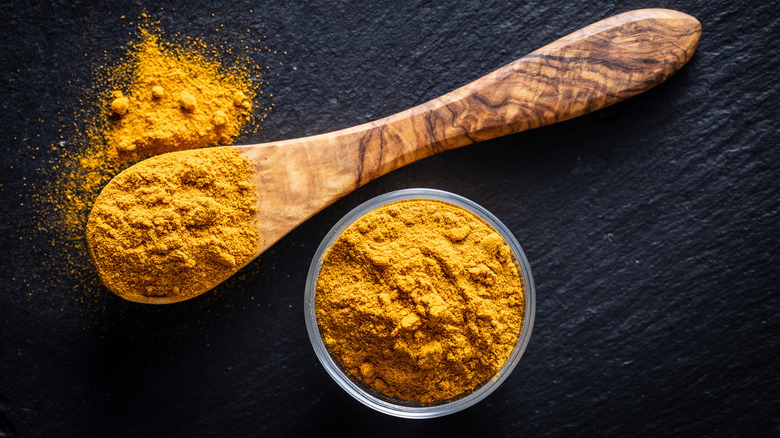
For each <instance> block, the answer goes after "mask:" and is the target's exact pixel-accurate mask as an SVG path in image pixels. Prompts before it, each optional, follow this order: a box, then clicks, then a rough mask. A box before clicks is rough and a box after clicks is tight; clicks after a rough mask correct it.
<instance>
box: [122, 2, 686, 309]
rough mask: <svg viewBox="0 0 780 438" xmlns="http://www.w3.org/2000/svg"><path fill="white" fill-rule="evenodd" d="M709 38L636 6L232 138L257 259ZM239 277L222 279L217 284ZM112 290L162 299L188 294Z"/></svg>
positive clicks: (631, 81)
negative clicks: (410, 167) (400, 104)
mask: <svg viewBox="0 0 780 438" xmlns="http://www.w3.org/2000/svg"><path fill="white" fill-rule="evenodd" d="M700 37H701V25H700V23H699V22H698V21H697V20H696V19H695V18H693V17H691V16H689V15H687V14H684V13H681V12H677V11H671V10H666V9H641V10H635V11H630V12H626V13H623V14H619V15H615V16H613V17H610V18H607V19H605V20H602V21H599V22H597V23H594V24H591V25H590V26H587V27H585V28H583V29H580V30H578V31H576V32H574V33H572V34H570V35H568V36H565V37H563V38H561V39H559V40H557V41H555V42H553V43H551V44H548V45H547V46H544V47H542V48H541V49H539V50H536V51H535V52H533V53H531V54H529V55H526V56H524V57H522V58H520V59H518V60H516V61H514V62H512V63H510V64H508V65H506V66H504V67H501V68H499V69H498V70H496V71H494V72H492V73H490V74H488V75H486V76H484V77H482V78H480V79H477V80H476V81H474V82H472V83H470V84H467V85H465V86H463V87H461V88H458V89H457V90H454V91H452V92H450V93H447V94H445V95H443V96H441V97H438V98H436V99H433V100H431V101H429V102H426V103H423V104H421V105H418V106H416V107H414V108H411V109H408V110H406V111H402V112H400V113H397V114H394V115H392V116H389V117H385V118H383V119H379V120H376V121H373V122H370V123H365V124H362V125H359V126H355V127H352V128H347V129H343V130H340V131H334V132H330V133H326V134H321V135H315V136H311V137H305V138H298V139H294V140H286V141H279V142H271V143H264V144H258V145H248V146H225V147H237V148H238V149H239V150H240V151H241V153H242V154H243V155H244V156H246V157H247V158H248V159H249V160H250V162H251V163H252V164H251V166H252V170H253V182H254V184H255V186H256V187H257V194H258V196H257V213H256V220H257V228H258V230H259V231H260V236H261V237H260V240H259V242H258V245H257V252H256V253H255V257H257V256H258V255H259V254H260V253H262V252H263V251H265V250H266V249H268V248H269V247H270V246H271V245H273V244H274V243H275V242H277V241H278V240H279V239H281V238H282V237H283V236H284V235H286V234H287V233H288V232H290V231H291V230H292V229H294V228H295V227H297V226H298V225H299V224H301V223H302V222H304V221H305V220H307V219H308V218H310V217H311V216H313V215H314V214H316V213H317V212H319V211H320V210H322V209H323V208H325V207H327V206H328V205H330V204H332V203H333V202H335V201H336V200H338V199H339V198H341V197H342V196H344V195H346V194H348V193H350V192H351V191H353V190H355V189H356V188H358V187H360V186H362V185H363V184H366V183H367V182H369V181H371V180H373V179H375V178H377V177H379V176H381V175H384V174H386V173H387V172H390V171H391V170H394V169H397V168H399V167H401V166H403V165H405V164H409V163H411V162H414V161H417V160H419V159H421V158H425V157H428V156H431V155H433V154H436V153H439V152H443V151H447V150H450V149H454V148H457V147H461V146H465V145H468V144H471V143H476V142H478V141H482V140H488V139H492V138H496V137H500V136H503V135H507V134H513V133H517V132H521V131H525V130H527V129H532V128H536V127H539V126H544V125H549V124H552V123H555V122H560V121H563V120H567V119H571V118H573V117H577V116H580V115H583V114H587V113H589V112H592V111H595V110H598V109H601V108H604V107H607V106H609V105H612V104H614V103H616V102H620V101H622V100H624V99H626V98H629V97H631V96H634V95H636V94H639V93H641V92H643V91H646V90H649V89H650V88H653V87H654V86H656V85H658V84H660V83H661V82H663V81H664V80H666V79H667V78H668V77H670V76H671V75H672V74H674V73H675V72H676V71H677V70H679V69H680V68H681V67H682V66H683V65H684V64H685V63H686V62H687V61H688V60H689V59H690V58H691V56H692V55H693V52H694V51H695V50H696V46H697V45H698V43H699V38H700ZM175 153H179V154H186V153H188V152H187V151H183V152H175ZM241 267H242V266H239V267H236V271H237V270H238V269H240V268H241ZM230 275H232V273H230V274H227V275H226V276H225V277H224V278H214V282H213V285H212V288H213V286H216V285H218V284H219V283H221V282H222V281H224V280H225V279H226V278H227V277H228V276H230ZM209 289H210V288H209ZM112 292H114V293H116V294H117V295H119V296H123V297H124V298H128V299H132V300H134V301H140V302H146V303H153V304H165V303H170V302H175V301H178V299H176V298H175V297H144V298H137V297H136V296H133V297H127V296H124V295H123V293H122V291H121V290H113V291H112ZM204 292H205V290H204ZM188 298H191V297H188Z"/></svg>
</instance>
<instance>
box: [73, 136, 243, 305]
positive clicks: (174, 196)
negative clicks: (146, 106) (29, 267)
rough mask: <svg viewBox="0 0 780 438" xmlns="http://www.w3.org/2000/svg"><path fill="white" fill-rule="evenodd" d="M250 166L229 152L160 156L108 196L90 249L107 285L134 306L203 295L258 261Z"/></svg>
mask: <svg viewBox="0 0 780 438" xmlns="http://www.w3.org/2000/svg"><path fill="white" fill-rule="evenodd" d="M251 172H252V171H251V169H250V167H249V162H248V160H247V159H246V158H245V157H243V156H242V155H240V153H239V152H238V150H237V149H235V148H230V147H224V148H217V149H209V150H196V151H188V152H186V153H172V154H164V155H159V156H156V157H153V158H150V159H147V160H145V161H143V162H141V163H139V164H137V165H135V166H132V167H130V168H128V169H127V170H125V171H123V172H122V173H120V174H119V175H117V176H116V177H115V178H114V179H112V180H111V182H110V183H109V184H108V185H107V186H106V187H105V188H104V189H103V191H102V192H101V193H100V196H99V197H98V199H97V200H96V202H95V206H94V208H93V209H92V212H91V213H90V216H89V222H88V223H87V244H88V246H89V250H90V254H91V255H92V258H93V261H94V263H95V266H96V267H97V268H98V272H99V274H100V277H101V279H102V280H103V282H104V283H105V284H106V286H108V288H109V289H111V290H112V291H113V292H115V293H117V294H119V295H120V296H122V297H124V298H128V299H131V300H134V301H148V300H147V299H146V298H148V297H167V298H170V301H179V300H182V299H187V298H190V297H193V296H196V295H199V294H201V293H203V292H205V291H206V290H208V289H209V288H210V287H211V286H213V285H215V284H217V283H219V282H220V281H222V280H224V279H225V278H227V277H229V276H230V275H232V274H233V273H235V272H236V271H238V269H240V268H241V267H242V266H243V265H245V264H246V263H247V262H249V260H251V259H252V257H253V256H254V254H255V250H256V249H257V241H258V232H257V229H256V228H255V226H254V224H253V223H252V214H253V212H254V211H255V196H256V195H255V188H254V186H253V185H252V183H251V180H250V176H251Z"/></svg>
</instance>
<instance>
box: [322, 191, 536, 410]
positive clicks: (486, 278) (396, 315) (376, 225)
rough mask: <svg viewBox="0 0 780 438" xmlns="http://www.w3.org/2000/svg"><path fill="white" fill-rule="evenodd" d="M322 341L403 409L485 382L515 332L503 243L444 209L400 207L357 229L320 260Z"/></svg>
mask: <svg viewBox="0 0 780 438" xmlns="http://www.w3.org/2000/svg"><path fill="white" fill-rule="evenodd" d="M315 301H316V313H317V322H318V324H319V328H320V332H321V334H322V339H323V342H324V343H325V345H326V347H327V348H328V351H329V352H330V353H331V355H332V356H333V357H334V358H335V359H336V361H337V362H338V363H339V364H340V365H341V366H342V368H343V369H345V370H346V371H347V372H348V373H349V374H351V375H352V376H353V377H355V378H356V379H358V380H359V381H362V382H363V383H365V384H366V385H368V386H370V387H372V388H374V389H375V390H377V391H379V392H381V393H383V394H385V395H387V396H389V397H396V398H400V399H403V400H411V401H415V402H421V403H428V402H434V401H440V400H447V399H450V398H452V397H455V396H458V395H460V394H463V393H466V392H468V391H470V390H473V389H475V388H477V387H478V386H479V385H480V384H482V383H484V382H485V381H486V380H487V379H490V378H492V377H493V376H495V374H496V373H497V372H498V371H499V370H500V369H501V367H502V366H503V365H504V363H506V361H507V359H508V358H509V356H510V354H511V353H512V351H513V350H514V347H515V343H516V342H517V339H518V336H519V334H520V331H521V329H522V327H523V318H524V309H525V285H524V283H523V279H522V277H521V276H520V273H519V271H518V268H517V266H516V264H515V262H514V259H513V256H512V252H511V249H510V248H509V245H508V244H507V243H506V241H505V240H504V239H503V238H502V237H501V235H500V234H498V233H497V232H496V231H495V230H494V229H493V228H492V227H491V226H490V225H488V224H486V223H485V222H483V221H482V220H481V219H480V218H479V217H477V216H476V215H474V214H473V213H471V212H470V211H468V210H465V209H463V208H460V207H457V206H455V205H452V204H448V203H444V202H438V201H429V200H407V201H399V202H395V203H392V204H389V205H386V206H383V207H379V208H377V209H376V210H374V211H371V212H369V213H367V214H365V215H364V216H362V217H360V218H359V219H358V220H356V221H355V222H354V223H353V224H352V225H350V226H349V227H348V228H347V229H346V230H345V231H344V232H343V233H342V234H341V235H340V236H339V237H338V239H337V240H336V241H335V242H334V243H333V245H332V246H331V247H330V249H329V250H328V251H327V252H326V253H325V256H324V257H323V261H322V268H321V271H320V275H319V278H318V281H317V289H316V295H315Z"/></svg>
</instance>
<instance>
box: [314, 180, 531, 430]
mask: <svg viewBox="0 0 780 438" xmlns="http://www.w3.org/2000/svg"><path fill="white" fill-rule="evenodd" d="M409 199H432V200H438V201H444V202H448V203H450V204H454V205H456V206H458V207H461V208H464V209H466V210H468V211H471V212H472V213H474V214H476V215H477V216H479V217H481V218H482V219H483V220H484V221H485V222H487V223H488V224H490V226H492V227H493V228H494V229H495V230H496V231H497V232H498V233H499V234H501V236H502V237H503V238H504V240H505V241H506V242H507V244H508V245H509V247H510V248H511V250H512V253H513V254H514V260H515V262H516V264H517V267H518V269H519V270H520V273H521V274H522V276H523V281H524V283H525V316H524V319H523V329H522V332H521V333H520V336H518V339H517V343H516V344H515V349H514V351H513V352H512V354H511V355H510V356H509V359H508V360H507V362H506V363H505V364H504V365H503V366H502V367H501V369H500V370H499V372H498V373H497V374H496V375H495V376H493V377H491V378H490V379H488V380H486V381H485V382H484V383H483V384H482V385H481V386H478V387H477V389H475V390H474V391H471V392H468V393H466V394H461V395H459V396H457V397H454V398H452V399H448V400H443V401H440V402H436V403H415V402H409V401H404V400H398V399H394V398H390V397H387V396H385V395H384V394H381V393H379V392H377V391H375V390H373V389H371V388H370V387H368V386H367V385H365V384H364V383H362V382H360V381H358V380H356V379H355V378H353V377H351V376H350V375H349V374H348V373H346V372H345V371H344V370H343V369H342V368H341V367H340V365H339V364H338V363H337V362H336V361H335V360H334V359H333V357H331V355H330V353H329V352H328V350H327V348H326V347H325V344H324V343H323V341H322V338H321V336H320V330H319V326H318V325H317V313H316V311H315V300H314V297H315V292H316V286H317V279H318V277H319V274H320V267H321V266H322V257H323V255H324V254H325V252H326V251H327V250H328V248H330V246H331V245H332V244H333V243H334V242H335V241H336V239H337V238H338V237H339V236H340V235H341V233H342V232H344V230H346V229H347V227H349V226H350V225H351V224H352V223H353V222H354V221H355V220H357V219H358V218H360V217H361V216H363V215H364V214H366V213H368V212H369V211H371V210H373V209H375V208H377V207H381V206H383V205H385V204H389V203H392V202H396V201H402V200H409ZM304 300H305V301H304V311H305V314H306V315H305V316H306V330H307V331H308V332H309V339H310V340H311V344H312V346H313V347H314V352H315V353H316V354H317V358H318V359H319V360H320V362H321V363H322V366H323V367H324V368H325V371H327V372H328V374H330V376H331V377H332V378H333V380H335V381H336V383H338V384H339V386H341V387H342V388H343V389H344V390H345V391H346V392H347V393H348V394H349V395H351V396H352V397H354V398H355V399H357V400H358V401H359V402H361V403H363V404H364V405H366V406H368V407H370V408H372V409H375V410H377V411H379V412H382V413H385V414H388V415H394V416H396V417H402V418H434V417H441V416H443V415H448V414H452V413H454V412H458V411H461V410H463V409H466V408H468V407H469V406H472V405H474V404H475V403H477V402H479V401H480V400H482V399H484V398H485V397H487V396H488V395H489V394H490V393H491V392H493V391H495V390H496V388H498V387H499V385H501V383H503V382H504V380H506V378H507V377H508V376H509V374H510V373H511V372H512V370H513V369H514V368H515V365H517V362H518V361H519V360H520V357H521V356H522V355H523V352H524V351H525V348H526V346H527V345H528V341H529V339H530V337H531V329H532V328H533V325H534V312H535V310H536V292H535V289H534V280H533V276H532V275H531V267H530V266H529V265H528V260H527V259H526V257H525V254H524V253H523V250H522V248H521V247H520V244H519V243H518V242H517V239H515V237H514V236H513V235H512V233H511V232H510V231H509V229H507V227H506V226H504V224H502V223H501V222H500V221H499V220H498V219H497V218H496V217H495V216H493V214H492V213H490V212H489V211H487V210H485V209H484V208H482V207H481V206H480V205H478V204H476V203H474V202H473V201H470V200H468V199H466V198H464V197H462V196H458V195H455V194H453V193H449V192H445V191H442V190H434V189H405V190H398V191H395V192H390V193H386V194H384V195H381V196H377V197H375V198H373V199H370V200H368V201H366V202H364V203H363V204H361V205H359V206H358V207H356V208H355V209H353V210H352V211H350V212H349V213H347V215H346V216H344V217H343V218H342V219H341V220H340V221H338V223H336V225H334V226H333V228H332V229H331V230H330V232H328V234H327V235H326V236H325V238H324V239H323V240H322V243H321V244H320V246H319V247H318V248H317V252H316V253H315V255H314V259H313V260H312V263H311V266H310V267H309V274H308V277H307V278H306V293H305V297H304Z"/></svg>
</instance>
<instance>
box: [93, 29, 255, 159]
mask: <svg viewBox="0 0 780 438" xmlns="http://www.w3.org/2000/svg"><path fill="white" fill-rule="evenodd" d="M131 62H132V64H133V65H132V66H131V70H132V72H133V73H132V78H131V80H130V85H129V89H128V90H127V92H126V93H123V92H122V91H119V90H116V91H114V92H113V95H112V97H111V100H110V103H109V107H110V110H111V114H112V116H113V118H114V120H113V123H111V124H109V125H108V126H107V129H106V132H104V136H105V138H106V141H107V143H108V146H109V147H110V148H111V149H112V151H113V153H114V154H115V157H116V159H117V160H118V161H120V162H122V161H129V160H131V161H134V160H137V159H139V158H145V157H150V156H153V155H157V154H161V153H164V152H171V151H178V150H184V149H196V148H202V147H206V146H214V145H217V144H228V143H230V142H232V140H233V138H235V137H236V136H237V135H238V134H239V132H240V130H241V127H242V126H243V124H244V123H245V122H246V121H247V120H248V119H249V117H250V115H251V111H252V101H251V96H252V95H253V93H252V90H251V84H250V82H249V81H248V80H247V79H246V78H244V77H241V76H240V75H239V74H237V73H235V72H228V71H225V70H224V69H222V68H221V67H220V65H219V64H217V63H216V62H212V61H209V60H207V59H205V58H204V57H203V55H202V54H200V53H199V52H197V51H195V50H186V49H183V48H181V47H173V46H165V45H163V44H161V43H160V42H159V39H158V38H157V37H156V36H155V35H153V34H150V33H148V32H146V31H144V32H143V40H142V41H141V42H140V43H139V44H137V45H136V46H135V48H134V50H133V51H132V52H131Z"/></svg>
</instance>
